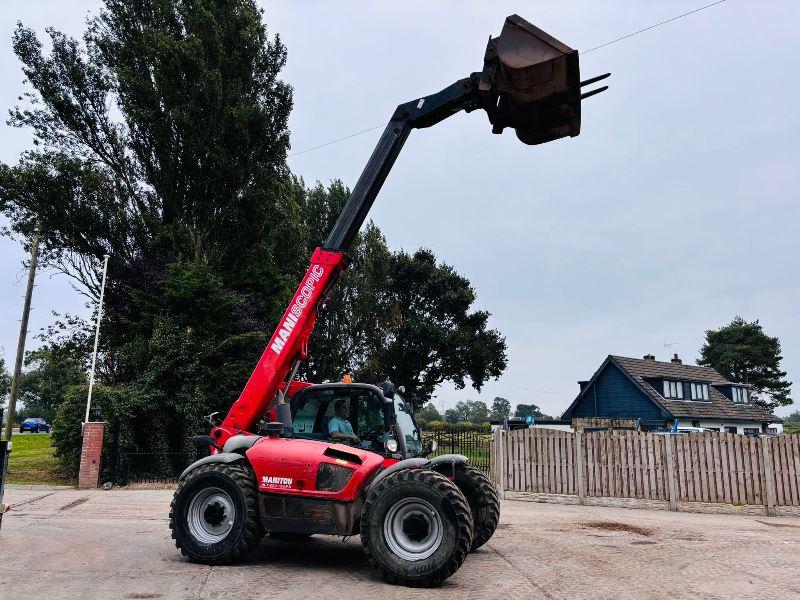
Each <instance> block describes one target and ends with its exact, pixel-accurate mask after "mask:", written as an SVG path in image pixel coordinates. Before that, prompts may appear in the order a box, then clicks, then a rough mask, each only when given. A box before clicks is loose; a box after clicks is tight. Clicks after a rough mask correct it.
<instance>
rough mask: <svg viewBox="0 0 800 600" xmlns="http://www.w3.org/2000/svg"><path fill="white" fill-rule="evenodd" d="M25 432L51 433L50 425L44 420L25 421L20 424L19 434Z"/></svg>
mask: <svg viewBox="0 0 800 600" xmlns="http://www.w3.org/2000/svg"><path fill="white" fill-rule="evenodd" d="M23 431H30V432H31V433H39V432H40V431H44V432H45V433H50V424H49V423H48V422H47V421H45V420H44V419H39V418H35V419H25V420H24V421H23V422H22V423H20V424H19V432H20V433H22V432H23Z"/></svg>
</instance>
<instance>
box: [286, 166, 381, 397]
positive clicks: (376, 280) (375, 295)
mask: <svg viewBox="0 0 800 600" xmlns="http://www.w3.org/2000/svg"><path fill="white" fill-rule="evenodd" d="M349 196H350V190H348V189H347V187H345V186H344V184H342V182H341V181H338V180H335V181H333V182H331V184H330V185H329V186H328V187H323V186H322V185H321V184H317V185H316V186H314V187H313V188H311V189H310V190H309V191H308V194H307V195H306V199H305V204H304V211H305V212H304V217H305V222H306V223H307V225H308V228H309V238H308V239H309V242H308V247H307V248H306V252H307V253H308V255H309V256H310V255H311V253H312V252H313V251H314V250H315V249H316V248H317V247H318V246H322V245H323V244H324V242H325V239H326V238H327V237H328V234H329V233H330V231H331V230H332V229H333V226H334V224H335V223H336V220H337V218H338V217H339V214H340V213H341V211H342V209H343V208H344V205H345V203H346V202H347V199H348V197H349ZM348 254H349V256H350V259H351V264H350V266H349V268H347V269H346V270H345V271H344V272H343V273H342V275H341V276H340V277H339V280H338V282H337V283H336V285H335V287H334V288H333V293H332V294H331V297H330V299H329V300H328V302H327V303H326V305H325V307H324V308H323V309H322V310H321V311H320V314H319V318H318V320H317V325H316V328H315V330H314V334H313V335H312V337H311V340H310V341H309V356H308V360H307V361H306V363H305V364H304V365H303V366H302V375H303V376H304V377H305V378H306V379H308V380H309V381H315V382H321V381H325V380H330V381H338V380H340V379H341V378H342V376H343V375H345V374H347V373H349V374H355V375H356V377H357V378H359V379H361V377H362V376H366V377H369V376H368V375H365V374H364V370H365V369H368V368H369V367H368V366H367V365H370V364H372V363H373V361H374V360H375V354H376V350H377V349H378V348H380V347H381V346H382V344H383V343H384V340H385V336H386V325H387V321H386V312H387V306H386V291H385V288H386V285H387V279H388V276H389V271H388V269H389V263H390V260H391V251H390V250H389V247H388V245H387V243H386V239H385V238H384V237H383V234H382V233H381V232H380V230H379V229H378V227H377V226H376V225H375V224H374V223H372V222H371V221H370V222H369V223H367V225H366V227H365V228H364V229H363V230H362V231H361V232H360V233H359V234H358V235H357V236H356V238H355V240H354V241H353V244H352V246H351V248H350V250H349V252H348ZM362 380H364V381H368V382H370V383H374V382H375V378H374V377H369V378H368V379H362Z"/></svg>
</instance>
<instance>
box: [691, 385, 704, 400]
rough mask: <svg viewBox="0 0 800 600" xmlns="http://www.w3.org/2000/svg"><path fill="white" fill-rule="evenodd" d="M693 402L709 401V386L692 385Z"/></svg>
mask: <svg viewBox="0 0 800 600" xmlns="http://www.w3.org/2000/svg"><path fill="white" fill-rule="evenodd" d="M691 388H692V400H708V384H707V383H692V384H691Z"/></svg>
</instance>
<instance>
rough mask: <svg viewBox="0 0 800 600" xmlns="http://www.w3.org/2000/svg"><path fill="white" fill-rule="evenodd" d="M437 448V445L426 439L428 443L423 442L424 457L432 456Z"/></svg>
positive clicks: (430, 439) (434, 441) (433, 441)
mask: <svg viewBox="0 0 800 600" xmlns="http://www.w3.org/2000/svg"><path fill="white" fill-rule="evenodd" d="M438 447H439V443H438V442H437V441H436V440H434V439H432V438H428V441H426V442H425V456H427V455H428V454H433V453H434V452H436V449H437V448H438Z"/></svg>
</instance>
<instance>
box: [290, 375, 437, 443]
mask: <svg viewBox="0 0 800 600" xmlns="http://www.w3.org/2000/svg"><path fill="white" fill-rule="evenodd" d="M390 395H392V396H394V397H393V398H388V397H386V396H385V395H384V394H383V392H382V391H381V389H380V388H378V387H376V386H374V385H368V384H363V383H325V384H319V385H312V386H309V387H307V388H304V389H303V390H301V391H300V392H298V393H296V394H295V395H294V396H293V397H292V399H291V411H292V429H293V431H294V437H296V438H300V439H309V440H319V441H326V442H331V441H336V443H345V444H350V445H353V446H357V447H359V448H362V449H364V450H369V451H370V452H376V453H378V454H383V455H386V456H393V455H397V454H400V455H401V456H420V455H421V454H422V442H421V438H420V433H419V429H418V428H417V426H416V423H414V418H413V416H412V414H411V407H410V406H409V405H407V404H406V402H405V401H404V400H403V399H402V398H401V397H400V395H399V394H397V393H394V394H390ZM340 400H343V401H345V402H346V403H347V404H348V407H349V415H348V420H349V421H350V424H351V425H352V427H353V432H354V433H355V435H357V436H358V438H359V441H358V442H356V441H355V440H352V441H351V440H341V439H337V440H333V439H332V438H331V437H330V435H331V434H330V431H329V429H328V425H329V423H330V421H331V419H332V418H333V417H334V416H335V405H336V404H337V403H338V402H339V401H340Z"/></svg>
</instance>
